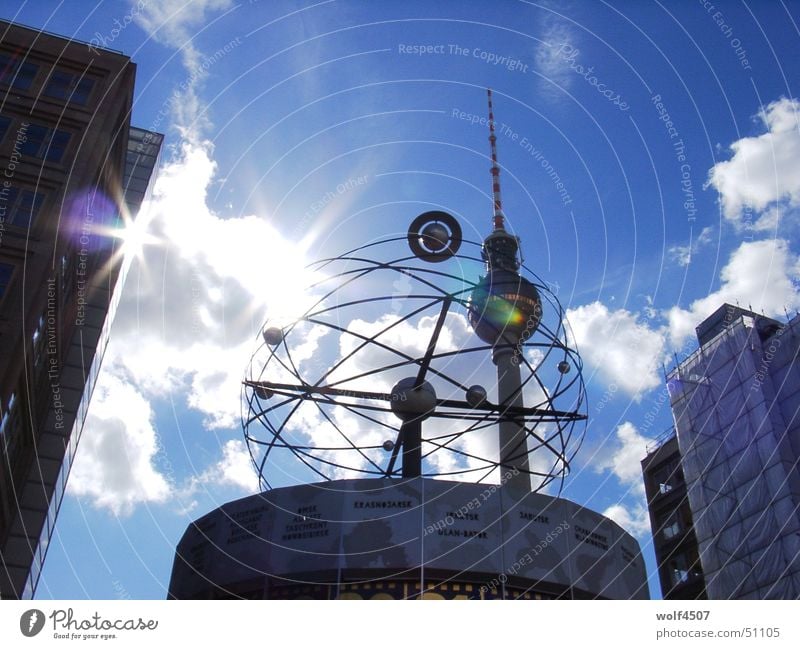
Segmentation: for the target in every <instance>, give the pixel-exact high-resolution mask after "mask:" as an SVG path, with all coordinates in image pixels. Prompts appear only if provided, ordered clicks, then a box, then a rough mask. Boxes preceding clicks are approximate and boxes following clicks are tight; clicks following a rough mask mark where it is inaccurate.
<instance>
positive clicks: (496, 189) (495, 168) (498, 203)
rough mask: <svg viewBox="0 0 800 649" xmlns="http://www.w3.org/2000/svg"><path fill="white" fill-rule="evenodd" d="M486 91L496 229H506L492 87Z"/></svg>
mask: <svg viewBox="0 0 800 649" xmlns="http://www.w3.org/2000/svg"><path fill="white" fill-rule="evenodd" d="M486 93H487V94H488V96H489V143H490V144H491V146H492V195H493V197H494V229H495V230H505V229H506V228H505V224H504V220H505V217H504V216H503V202H502V200H501V199H500V166H499V165H498V164H497V136H496V135H495V134H494V111H493V109H492V89H491V88H487V89H486Z"/></svg>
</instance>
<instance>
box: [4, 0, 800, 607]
mask: <svg viewBox="0 0 800 649" xmlns="http://www.w3.org/2000/svg"><path fill="white" fill-rule="evenodd" d="M12 5H13V3H6V4H5V5H4V9H3V17H4V18H6V19H12V20H16V21H18V22H22V23H24V24H28V25H30V26H34V27H38V28H42V29H46V30H48V31H52V32H55V33H58V34H64V35H69V36H72V37H74V38H77V39H80V40H84V41H89V42H93V43H94V44H104V45H105V46H107V47H110V48H113V49H117V50H121V51H123V52H124V53H125V54H127V55H129V56H131V57H132V59H133V60H134V61H135V62H136V64H137V79H136V94H135V103H134V107H133V123H134V124H136V125H138V126H141V127H144V128H152V129H154V130H158V131H161V132H163V133H165V134H166V136H167V138H166V148H165V150H164V154H163V166H162V169H161V172H160V179H159V184H158V186H157V190H156V194H155V197H154V201H153V203H152V204H151V205H150V207H149V210H148V212H147V215H146V218H144V219H143V221H142V231H143V232H146V235H147V236H146V237H142V238H143V239H145V240H146V243H145V245H144V246H143V248H142V251H141V253H140V256H139V258H138V260H137V261H135V262H134V266H133V268H132V270H131V273H130V275H129V277H128V282H127V284H126V287H125V295H124V299H123V303H122V305H121V307H120V311H119V313H118V318H117V321H116V322H115V327H114V332H113V340H112V342H111V344H110V346H109V349H108V352H107V356H106V362H105V365H104V374H103V378H102V380H101V381H100V385H99V387H98V389H97V392H96V395H95V399H94V401H93V404H92V408H91V410H90V418H89V422H88V425H87V429H86V431H85V433H84V438H83V440H82V442H81V447H80V450H79V454H78V460H77V462H76V464H75V467H74V469H73V475H72V476H71V479H70V486H69V490H68V496H67V498H66V499H65V501H64V505H63V507H62V510H61V514H60V517H59V522H58V526H57V531H56V535H55V537H54V539H53V541H52V544H51V547H50V550H49V554H48V559H47V563H46V566H45V569H44V572H43V575H42V579H41V581H40V584H39V591H38V596H39V597H41V598H50V597H55V598H83V597H86V598H116V597H133V598H162V597H164V596H165V591H166V586H167V583H168V580H169V574H170V568H171V564H172V559H173V552H174V548H175V544H176V542H177V540H178V539H179V537H180V535H181V534H182V532H183V530H184V529H185V527H186V525H187V524H188V523H189V522H190V521H191V520H193V519H194V518H196V517H198V516H200V515H202V514H203V513H205V512H207V511H208V510H210V509H212V508H214V507H216V506H218V505H219V504H221V503H223V502H225V501H228V500H231V499H233V498H236V497H240V496H243V495H246V494H248V493H251V492H252V491H253V490H254V489H255V488H256V480H255V478H254V476H253V474H252V472H251V471H250V469H249V466H248V461H249V460H248V457H247V455H246V452H245V447H244V445H243V443H242V435H241V431H240V429H239V383H240V381H241V378H242V376H243V373H244V369H245V367H246V363H247V360H248V358H249V355H250V353H251V352H252V351H253V348H254V345H255V333H256V332H257V331H258V327H259V325H260V323H261V322H262V321H263V319H264V317H265V315H266V314H267V313H268V312H269V311H270V310H271V309H275V308H276V305H277V304H279V303H281V302H282V301H283V302H286V301H291V300H293V299H295V297H296V295H297V294H298V293H299V291H300V290H301V287H302V286H303V279H304V278H303V273H302V270H301V268H302V263H301V262H302V260H303V259H305V260H308V261H310V260H313V259H316V258H319V257H322V256H331V255H335V254H337V253H339V252H341V251H344V250H347V249H349V248H352V247H353V246H355V245H358V244H360V243H363V242H365V241H368V240H372V239H373V238H382V237H386V236H396V235H398V234H402V233H403V232H404V231H405V229H406V228H407V225H408V223H409V222H410V220H411V219H413V217H415V216H416V215H417V214H419V213H420V212H423V211H426V210H428V209H445V210H446V211H448V212H450V213H452V214H455V215H457V217H458V218H459V220H460V221H461V223H462V227H463V228H464V231H465V235H466V236H467V237H468V238H470V239H473V240H475V239H481V238H482V237H483V236H485V234H486V233H488V231H489V228H490V223H491V198H490V192H491V183H490V176H489V172H488V169H489V162H488V143H487V129H486V125H485V122H483V123H482V124H481V123H480V121H479V120H480V119H481V118H483V117H484V116H485V114H486V105H485V88H486V87H488V86H490V87H492V88H493V90H494V93H495V114H496V119H497V122H498V149H499V156H500V162H501V165H502V168H503V171H502V179H503V199H504V208H505V212H506V215H507V218H508V224H509V227H510V228H511V229H512V230H513V231H514V232H515V233H516V234H518V235H519V236H520V237H521V238H522V242H523V252H524V256H525V262H526V265H528V266H529V267H531V268H532V269H533V270H534V271H536V272H537V273H538V275H539V276H541V277H542V278H543V279H545V280H547V281H548V282H550V283H551V284H552V286H553V287H554V290H555V291H556V292H557V295H558V298H559V300H560V301H561V303H562V304H563V306H564V307H565V308H566V309H567V310H568V314H569V319H570V323H571V325H572V327H573V329H574V331H575V335H576V338H577V342H578V346H579V349H580V352H581V355H582V357H583V358H584V363H585V378H586V382H587V389H588V393H589V406H588V412H589V417H590V423H589V425H588V430H587V435H586V442H585V444H584V447H583V449H582V451H581V453H580V455H579V456H578V461H577V463H576V467H575V470H574V473H573V475H572V477H571V478H570V480H569V481H568V483H567V485H566V488H565V492H564V494H563V495H565V496H566V497H569V498H571V499H573V500H576V501H578V502H582V503H585V504H586V505H587V506H589V507H591V508H592V509H595V510H597V511H600V512H604V513H606V514H607V515H609V516H611V517H612V518H614V519H615V520H617V521H618V522H619V523H620V524H622V525H623V527H625V528H626V529H628V530H629V531H631V532H632V533H634V534H635V535H636V536H637V537H638V538H639V540H640V543H641V544H642V546H643V551H644V553H645V556H646V560H647V565H648V569H649V571H650V572H651V573H652V572H653V571H654V560H653V555H652V549H651V547H650V545H649V523H648V522H647V516H646V510H645V508H644V496H643V488H642V483H641V475H640V466H639V461H640V460H641V458H642V457H643V456H644V454H645V448H646V445H647V444H648V442H649V441H651V440H652V439H653V438H655V437H657V436H658V435H659V434H660V433H661V432H662V431H664V430H665V429H666V428H668V427H669V426H670V424H671V414H670V411H669V407H668V404H667V403H666V393H665V387H664V382H663V378H662V370H661V368H662V364H664V363H666V364H667V365H669V364H670V363H672V362H673V361H672V359H673V358H674V355H677V357H679V358H682V357H684V356H685V355H686V354H687V353H689V352H690V351H692V350H693V349H694V348H695V346H696V344H695V341H694V338H693V332H694V327H695V326H696V325H697V324H698V323H699V322H700V320H702V319H703V317H704V316H705V315H707V314H709V313H710V312H711V311H713V310H714V309H715V308H716V307H717V306H719V305H720V304H721V303H722V302H723V301H730V302H736V301H738V302H739V303H740V304H742V305H744V306H752V307H753V308H754V309H756V310H758V311H762V310H763V311H764V312H765V313H766V314H767V315H770V316H778V317H781V318H783V317H784V313H785V312H786V311H788V312H790V313H794V311H795V309H797V308H798V307H800V293H799V292H798V279H800V258H798V253H799V252H800V246H798V241H797V217H798V207H800V131H799V130H798V123H799V120H798V115H799V113H798V111H799V110H800V89H798V88H797V83H798V82H797V80H798V79H800V70H798V66H800V63H798V61H800V56H798V54H800V46H799V44H800V32H799V31H798V21H800V5H798V3H797V2H769V3H766V2H747V3H745V2H723V1H719V2H711V1H710V0H707V1H702V0H701V1H689V0H682V1H677V2H669V3H659V2H639V1H636V2H633V1H630V2H579V1H575V2H569V3H560V2H559V3H548V2H541V3H534V2H523V1H512V0H507V1H505V2H493V3H486V2H430V1H428V2H413V1H412V2H404V3H388V2H383V3H378V2H370V3H368V2H343V1H334V0H331V1H329V2H318V3H301V2H267V1H266V0H264V1H251V2H239V3H236V2H232V1H229V0H198V1H195V2H188V3H187V2H183V1H182V0H168V1H165V2H159V3H144V2H143V3H136V2H133V3H128V2H100V3H97V4H95V3H93V2H79V3H76V2H71V3H57V2H48V1H45V0H37V2H30V3H17V5H18V6H17V7H16V8H14V7H12ZM473 116H475V117H474V118H473ZM340 187H343V188H344V190H342V191H340V189H339V188H340ZM121 413H122V414H123V416H120V415H121ZM656 581H657V580H656V579H655V578H654V577H651V589H652V591H653V595H654V596H657V595H658V593H659V590H658V586H657V585H656Z"/></svg>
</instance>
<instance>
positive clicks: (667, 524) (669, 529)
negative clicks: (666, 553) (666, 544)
mask: <svg viewBox="0 0 800 649" xmlns="http://www.w3.org/2000/svg"><path fill="white" fill-rule="evenodd" d="M661 530H662V533H663V534H664V539H665V540H670V539H674V538H675V537H676V536H678V534H680V533H681V532H682V531H683V524H682V523H681V519H680V515H679V514H678V512H671V514H670V516H669V518H667V520H666V521H664V523H663V524H662V526H661Z"/></svg>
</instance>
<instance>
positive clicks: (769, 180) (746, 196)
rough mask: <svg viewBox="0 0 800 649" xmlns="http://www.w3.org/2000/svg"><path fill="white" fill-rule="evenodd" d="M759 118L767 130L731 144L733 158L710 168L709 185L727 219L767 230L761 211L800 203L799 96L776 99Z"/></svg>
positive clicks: (792, 206) (738, 224)
mask: <svg viewBox="0 0 800 649" xmlns="http://www.w3.org/2000/svg"><path fill="white" fill-rule="evenodd" d="M759 118H760V119H761V121H762V123H763V125H764V126H765V127H766V129H767V132H766V133H763V134H762V135H759V136H756V137H744V138H742V139H740V140H737V141H736V142H734V143H733V144H731V151H732V152H733V157H732V158H731V159H730V160H727V161H724V162H719V163H717V164H716V165H714V166H713V167H712V168H711V170H710V171H709V176H708V183H707V185H711V186H713V187H714V188H715V189H716V190H717V191H718V192H719V194H720V201H721V203H722V208H723V213H724V215H725V218H726V219H728V220H730V221H731V222H732V223H734V224H735V225H737V226H740V227H742V226H745V227H746V226H752V227H754V228H755V229H764V227H765V226H764V225H763V224H759V219H758V218H757V217H758V213H759V212H763V211H764V210H766V209H767V208H769V207H771V206H772V207H774V206H775V205H776V204H780V205H782V206H784V207H786V208H790V209H796V208H798V207H800V100H797V99H787V98H785V97H784V98H781V99H779V100H777V101H774V102H772V103H771V104H769V105H768V106H766V108H763V109H762V110H761V112H760V114H759ZM747 210H755V211H756V213H757V214H756V218H754V217H753V216H752V215H750V216H749V217H748V215H747V214H746V211H747Z"/></svg>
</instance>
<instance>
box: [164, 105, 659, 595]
mask: <svg viewBox="0 0 800 649" xmlns="http://www.w3.org/2000/svg"><path fill="white" fill-rule="evenodd" d="M489 141H490V142H491V153H492V166H491V172H492V191H493V199H494V213H493V216H492V228H491V230H490V232H489V234H488V236H487V237H486V238H485V239H484V240H483V241H480V242H475V241H467V240H466V239H465V237H464V236H463V231H462V224H460V223H459V219H457V218H456V217H455V216H453V215H451V214H449V213H447V212H445V211H442V209H441V206H438V205H430V206H429V208H425V209H429V210H430V211H423V213H422V214H420V215H419V216H416V218H413V215H411V217H412V218H409V223H408V224H403V226H401V228H399V232H398V234H397V236H387V237H386V238H384V239H382V240H379V241H372V242H369V243H366V244H365V245H362V246H360V247H357V248H355V249H353V250H350V251H349V252H346V253H344V254H341V255H339V256H336V257H330V258H327V259H322V260H321V261H318V262H316V263H314V264H311V267H310V269H309V270H310V273H309V277H310V279H309V280H308V288H307V289H306V290H305V291H304V292H303V294H302V295H301V296H300V295H299V296H297V298H298V299H297V300H292V303H293V305H295V306H296V308H297V310H298V313H296V314H294V315H292V316H288V317H287V316H283V315H281V316H277V315H276V313H277V311H274V312H273V313H272V314H271V316H270V319H269V320H268V321H267V322H265V323H264V324H263V325H262V326H261V327H260V328H259V331H258V342H257V343H256V345H255V347H256V348H255V351H254V353H253V355H252V357H251V359H250V362H249V364H248V367H247V370H246V374H245V377H244V380H243V382H242V427H243V430H244V435H245V438H246V440H247V445H248V448H249V450H250V455H251V457H252V459H253V462H254V464H255V467H256V469H257V471H258V475H259V476H260V481H261V484H260V490H259V491H258V492H257V493H253V494H250V495H248V496H245V497H243V498H237V499H236V500H233V501H231V502H228V503H224V504H222V505H220V506H219V507H217V508H216V509H214V510H212V511H210V512H208V513H206V514H205V515H203V516H201V517H200V518H198V519H197V520H195V521H193V522H192V523H190V524H189V525H188V526H187V528H186V531H185V533H184V535H183V536H182V537H181V540H180V542H179V543H178V546H177V549H176V553H175V562H174V565H173V570H172V575H171V577H170V585H169V597H170V598H175V599H220V598H233V597H241V598H247V599H308V598H313V599H551V598H564V599H574V598H582V599H588V598H616V599H628V598H646V597H647V596H648V589H647V574H646V571H645V564H644V560H643V559H642V557H641V552H640V549H639V545H638V543H637V542H636V539H634V538H633V537H632V536H631V535H630V534H628V533H627V532H626V531H625V530H623V529H622V528H621V527H620V526H619V525H617V524H616V523H614V522H613V521H612V520H610V519H609V518H607V517H605V516H603V515H601V514H598V513H597V512H594V511H592V510H591V509H589V508H588V507H586V506H585V505H583V504H578V503H574V502H571V501H570V500H568V499H566V498H564V497H562V494H561V486H562V485H563V484H564V478H565V476H566V475H567V474H568V473H569V471H570V466H571V463H572V462H573V460H574V457H575V454H576V453H577V451H578V449H579V447H580V445H581V442H582V440H583V437H584V434H585V431H586V414H587V413H586V409H587V408H586V394H585V389H584V384H583V375H582V369H583V368H582V363H581V358H580V356H579V355H578V350H577V349H576V347H575V342H574V338H573V336H572V335H571V333H570V330H569V325H568V324H567V322H566V319H565V317H564V311H563V309H562V307H561V305H560V303H559V301H558V298H557V297H556V296H555V295H554V293H553V292H552V291H551V290H550V289H549V288H548V284H547V283H546V282H544V281H542V280H541V279H540V278H539V277H537V276H536V275H535V274H534V273H533V272H532V271H530V270H529V269H528V268H526V267H525V266H524V265H523V264H522V262H521V259H520V241H519V239H518V238H517V237H516V236H514V235H513V234H512V233H511V232H509V231H508V230H506V225H505V217H504V215H503V211H502V205H501V201H500V167H499V165H498V163H497V147H496V138H495V132H494V116H493V113H492V95H491V91H489ZM461 219H462V223H464V222H466V220H465V219H463V217H461ZM396 231H397V230H396ZM278 281H279V280H278ZM301 298H302V300H305V303H303V305H302V306H297V305H299V304H300V302H301ZM284 318H285V319H284Z"/></svg>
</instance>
